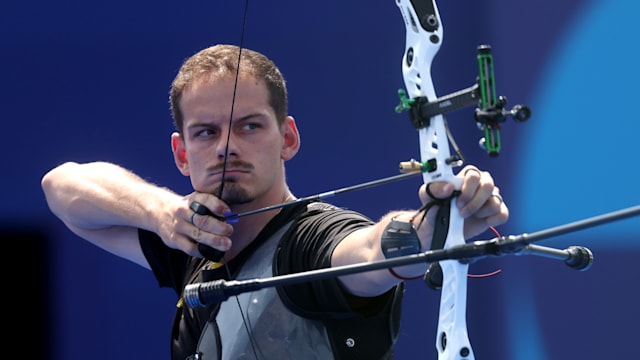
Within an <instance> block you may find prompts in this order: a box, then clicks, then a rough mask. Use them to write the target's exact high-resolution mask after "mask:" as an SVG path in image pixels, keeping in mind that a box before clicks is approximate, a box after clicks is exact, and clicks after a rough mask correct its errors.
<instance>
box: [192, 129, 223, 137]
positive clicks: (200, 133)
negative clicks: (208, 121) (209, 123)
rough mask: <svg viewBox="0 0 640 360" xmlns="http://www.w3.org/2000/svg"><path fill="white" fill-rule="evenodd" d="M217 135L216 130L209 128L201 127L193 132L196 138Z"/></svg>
mask: <svg viewBox="0 0 640 360" xmlns="http://www.w3.org/2000/svg"><path fill="white" fill-rule="evenodd" d="M216 135H217V132H216V131H215V130H213V129H208V128H204V129H200V130H197V131H194V132H193V137H194V138H203V137H212V136H216Z"/></svg>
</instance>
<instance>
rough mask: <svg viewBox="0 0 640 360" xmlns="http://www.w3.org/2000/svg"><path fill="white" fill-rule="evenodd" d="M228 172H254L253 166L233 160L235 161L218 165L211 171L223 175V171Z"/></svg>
mask: <svg viewBox="0 0 640 360" xmlns="http://www.w3.org/2000/svg"><path fill="white" fill-rule="evenodd" d="M226 170H243V171H250V170H253V165H251V164H250V163H248V162H245V161H241V160H233V161H228V162H226V163H222V164H217V165H215V166H214V167H212V168H211V169H210V171H211V172H213V173H216V174H217V173H222V172H223V171H226Z"/></svg>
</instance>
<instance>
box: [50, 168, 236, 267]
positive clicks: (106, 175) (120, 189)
mask: <svg viewBox="0 0 640 360" xmlns="http://www.w3.org/2000/svg"><path fill="white" fill-rule="evenodd" d="M42 188H43V190H44V193H45V196H46V199H47V203H48V205H49V208H50V209H51V211H52V212H53V213H54V214H55V215H56V216H58V217H59V218H60V219H61V220H62V221H63V222H64V223H65V224H66V225H67V227H68V228H69V229H70V230H71V231H73V232H74V233H75V234H77V235H78V236H80V237H82V238H84V239H86V240H87V241H89V242H91V243H93V244H95V245H97V246H99V247H101V248H102V249H104V250H106V251H109V252H110V253H113V254H115V255H117V256H120V257H122V258H125V259H127V260H130V261H132V262H134V263H136V264H139V265H141V266H143V267H146V268H149V264H148V263H147V261H146V259H145V257H144V255H143V253H142V250H141V248H140V245H139V242H138V233H137V229H138V228H142V229H146V230H149V231H152V232H155V233H157V234H158V235H160V237H161V238H162V240H163V241H164V242H165V244H167V245H168V246H170V247H172V248H176V249H181V250H182V251H184V252H185V253H187V254H190V255H193V256H200V254H199V253H198V250H197V245H196V242H195V241H194V239H197V240H198V241H200V242H203V243H207V244H209V245H210V246H219V245H220V240H219V239H218V238H220V236H217V235H214V234H211V233H208V232H205V231H201V230H200V229H198V228H197V227H195V226H194V225H193V224H191V223H190V222H189V217H190V215H191V211H190V210H189V202H190V200H189V198H188V197H185V196H181V195H178V194H176V193H174V192H172V191H171V190H168V189H166V188H163V187H160V186H157V185H155V184H152V183H149V182H147V181H145V180H143V179H142V178H140V177H139V176H137V175H135V174H133V173H132V172H130V171H128V170H126V169H124V168H122V167H120V166H118V165H114V164H110V163H105V162H93V163H87V164H77V163H72V162H69V163H65V164H62V165H60V166H58V167H56V168H54V169H53V170H51V171H49V172H48V173H47V174H46V175H45V176H44V177H43V179H42ZM190 196H191V197H193V196H195V193H194V194H192V195H190ZM200 196H201V195H200ZM212 210H213V209H212ZM216 211H220V210H216ZM209 226H210V227H213V226H225V227H226V226H227V225H226V224H223V223H219V224H210V225H209ZM225 231H227V232H228V229H220V230H219V231H218V233H225Z"/></svg>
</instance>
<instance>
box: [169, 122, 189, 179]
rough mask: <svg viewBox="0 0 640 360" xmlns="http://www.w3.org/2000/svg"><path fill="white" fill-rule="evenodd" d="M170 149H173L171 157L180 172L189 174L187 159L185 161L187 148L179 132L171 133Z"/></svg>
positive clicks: (185, 174)
mask: <svg viewBox="0 0 640 360" xmlns="http://www.w3.org/2000/svg"><path fill="white" fill-rule="evenodd" d="M171 150H172V151H173V159H174V160H175V162H176V166H177V167H178V170H180V173H182V175H184V176H189V161H187V149H186V148H185V144H184V138H183V137H182V135H181V134H180V133H177V132H174V133H173V134H171Z"/></svg>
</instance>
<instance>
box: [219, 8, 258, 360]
mask: <svg viewBox="0 0 640 360" xmlns="http://www.w3.org/2000/svg"><path fill="white" fill-rule="evenodd" d="M248 10H249V0H245V4H244V14H243V17H242V27H241V32H240V44H239V49H238V63H237V65H236V76H235V79H234V84H233V95H232V97H231V112H230V114H229V128H228V131H227V143H226V146H225V150H224V162H223V164H222V176H221V178H220V191H219V193H218V198H219V199H222V192H223V191H224V178H225V175H226V172H227V162H228V159H229V141H230V140H231V126H232V125H233V109H234V108H235V102H236V93H237V90H238V78H239V77H240V60H242V48H243V47H244V33H245V29H246V24H247V13H248ZM223 262H224V268H225V270H226V272H227V277H228V278H229V279H231V269H230V268H229V264H228V263H227V262H226V261H224V259H223ZM235 298H236V303H237V304H238V310H239V311H240V316H241V317H242V324H243V325H244V328H245V331H246V332H247V336H248V337H249V342H250V343H251V350H252V351H253V355H254V356H255V358H256V359H259V357H258V349H257V346H256V343H255V339H254V337H253V333H252V332H251V329H250V328H249V324H248V323H247V317H246V315H245V314H244V311H242V305H241V304H240V299H239V298H238V296H235ZM219 331H220V330H219Z"/></svg>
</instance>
